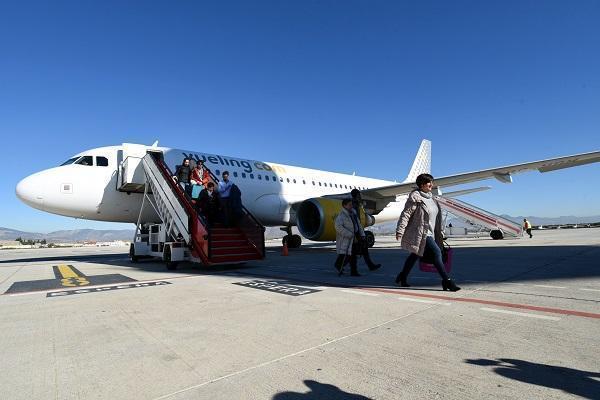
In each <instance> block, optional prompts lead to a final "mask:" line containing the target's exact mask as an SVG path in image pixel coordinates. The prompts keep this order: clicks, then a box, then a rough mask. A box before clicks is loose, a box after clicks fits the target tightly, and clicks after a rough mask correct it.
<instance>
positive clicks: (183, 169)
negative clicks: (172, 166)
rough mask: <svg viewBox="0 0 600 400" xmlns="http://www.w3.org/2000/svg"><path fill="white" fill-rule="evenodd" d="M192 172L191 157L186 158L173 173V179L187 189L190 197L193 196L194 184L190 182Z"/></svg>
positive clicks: (186, 191)
mask: <svg viewBox="0 0 600 400" xmlns="http://www.w3.org/2000/svg"><path fill="white" fill-rule="evenodd" d="M191 174H192V167H191V166H190V159H189V158H184V159H183V162H182V163H181V165H180V166H179V167H177V170H176V171H175V175H173V180H174V181H175V182H177V183H179V184H180V185H181V186H182V187H183V189H184V190H185V193H186V194H187V195H188V196H190V197H192V185H191V183H190V177H191Z"/></svg>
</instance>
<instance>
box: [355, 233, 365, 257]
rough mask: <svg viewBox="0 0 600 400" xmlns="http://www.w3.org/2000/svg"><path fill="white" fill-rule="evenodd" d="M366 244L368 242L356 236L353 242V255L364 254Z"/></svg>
mask: <svg viewBox="0 0 600 400" xmlns="http://www.w3.org/2000/svg"><path fill="white" fill-rule="evenodd" d="M365 244H366V241H365V240H364V239H363V238H362V237H361V236H360V235H356V236H354V241H353V242H352V254H353V255H355V256H360V255H361V254H363V249H364V247H365Z"/></svg>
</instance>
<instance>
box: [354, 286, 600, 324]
mask: <svg viewBox="0 0 600 400" xmlns="http://www.w3.org/2000/svg"><path fill="white" fill-rule="evenodd" d="M355 289H360V290H366V291H368V292H382V293H392V294H399V295H403V296H413V297H425V298H428V299H438V300H446V301H461V302H463V303H477V304H487V305H493V306H498V307H508V308H520V309H522V310H531V311H541V312H546V313H552V314H562V315H574V316H577V317H586V318H595V319H600V314H596V313H591V312H585V311H575V310H564V309H562V308H549V307H539V306H531V305H529V304H516V303H505V302H503V301H492V300H482V299H469V298H465V297H450V296H440V295H437V294H424V293H412V292H406V291H402V290H393V289H381V288H367V287H360V288H355Z"/></svg>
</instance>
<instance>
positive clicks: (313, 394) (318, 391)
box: [272, 380, 371, 400]
mask: <svg viewBox="0 0 600 400" xmlns="http://www.w3.org/2000/svg"><path fill="white" fill-rule="evenodd" d="M304 384H305V385H306V386H308V388H309V389H310V391H309V392H306V393H299V392H281V393H277V394H276V395H275V396H273V399H272V400H324V399H327V400H337V399H339V400H371V398H370V397H365V396H362V395H360V394H353V393H349V392H344V391H343V390H342V389H340V388H338V387H337V386H334V385H329V384H327V383H320V382H317V381H313V380H305V381H304Z"/></svg>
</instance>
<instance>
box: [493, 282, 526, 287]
mask: <svg viewBox="0 0 600 400" xmlns="http://www.w3.org/2000/svg"><path fill="white" fill-rule="evenodd" d="M499 283H500V284H501V285H517V286H527V285H526V284H524V283H516V282H499Z"/></svg>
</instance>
